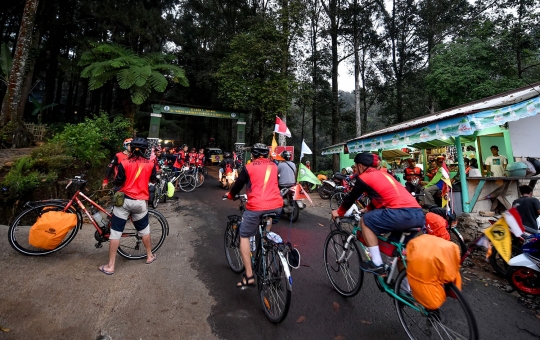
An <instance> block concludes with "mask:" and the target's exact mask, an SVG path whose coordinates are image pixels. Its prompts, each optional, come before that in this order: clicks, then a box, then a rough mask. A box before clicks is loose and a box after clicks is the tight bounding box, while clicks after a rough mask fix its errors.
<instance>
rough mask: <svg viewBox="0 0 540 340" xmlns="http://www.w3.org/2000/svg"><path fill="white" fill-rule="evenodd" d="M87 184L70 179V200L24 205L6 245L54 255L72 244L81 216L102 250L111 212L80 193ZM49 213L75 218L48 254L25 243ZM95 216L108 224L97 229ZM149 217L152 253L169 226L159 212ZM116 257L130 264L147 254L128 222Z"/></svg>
mask: <svg viewBox="0 0 540 340" xmlns="http://www.w3.org/2000/svg"><path fill="white" fill-rule="evenodd" d="M86 183H87V181H85V180H83V179H82V176H75V178H73V179H71V180H70V181H69V183H68V185H67V186H66V189H68V188H70V187H71V185H74V186H75V187H77V188H76V190H75V193H74V195H73V196H72V197H71V199H69V200H64V199H50V200H44V201H32V202H27V203H26V204H25V208H26V207H28V208H27V209H25V210H24V211H23V212H22V213H20V214H19V215H18V216H17V217H16V218H15V219H14V221H13V223H11V224H10V226H9V230H8V239H9V244H10V245H11V246H12V247H13V248H14V249H15V250H17V251H18V252H20V253H22V254H24V255H32V256H41V255H48V254H52V253H54V252H57V251H59V250H60V249H62V248H64V247H65V246H67V245H68V244H69V243H70V242H71V241H73V239H74V238H75V236H76V235H77V232H78V231H79V230H80V229H82V224H83V213H84V214H85V215H86V217H87V218H88V219H89V220H90V223H92V225H93V226H94V227H95V228H96V232H95V233H94V238H95V240H96V241H97V243H96V244H95V247H96V248H101V247H102V246H103V245H102V243H104V242H107V241H108V240H109V235H110V224H111V222H110V220H111V217H112V211H111V212H109V211H107V210H106V209H104V208H103V207H101V206H100V205H99V204H97V203H96V202H94V201H93V200H92V199H91V198H90V197H88V196H86V195H85V194H83V193H82V190H84V187H85V186H86ZM79 197H80V198H82V199H83V200H85V201H87V202H88V203H89V204H90V205H91V206H92V210H94V209H95V210H94V212H93V213H91V212H89V211H88V210H87V209H86V207H85V205H84V204H83V201H81V199H80V198H79ZM48 211H63V212H67V213H72V214H76V215H77V224H76V226H75V227H74V228H73V229H72V230H71V231H69V232H68V233H67V235H66V236H65V237H64V239H63V240H62V242H61V243H60V244H59V245H58V246H57V247H56V248H54V249H51V250H45V249H41V248H36V247H34V246H32V245H30V244H29V243H28V235H29V232H30V228H31V227H32V225H33V224H34V223H36V221H37V219H38V218H39V217H40V216H41V215H42V214H44V213H46V212H48ZM96 212H98V213H99V212H101V213H104V214H105V215H106V216H107V218H108V220H109V222H107V223H103V224H101V225H100V223H99V222H98V221H96V219H95V218H94V216H93V215H95V213H96ZM148 215H149V216H148V220H149V226H150V230H151V235H152V238H153V239H154V240H155V239H156V238H157V240H158V241H157V242H153V247H152V253H154V252H156V251H157V250H158V249H159V248H160V247H161V246H162V245H163V242H164V241H165V237H166V236H167V235H168V234H169V224H168V222H167V219H166V218H165V217H164V216H163V215H162V214H160V213H159V212H158V211H155V210H148ZM100 217H101V214H100ZM118 254H120V255H121V256H123V257H125V258H127V259H132V260H136V259H142V258H145V257H146V250H145V248H144V245H143V244H142V238H141V237H140V236H139V235H138V232H137V230H136V229H135V226H134V225H133V222H131V220H128V221H127V223H126V227H125V229H124V232H123V233H122V237H121V238H120V246H119V247H118Z"/></svg>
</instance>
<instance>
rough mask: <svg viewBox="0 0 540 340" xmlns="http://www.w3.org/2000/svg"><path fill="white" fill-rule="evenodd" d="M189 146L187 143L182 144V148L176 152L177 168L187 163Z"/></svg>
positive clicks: (175, 163) (175, 164)
mask: <svg viewBox="0 0 540 340" xmlns="http://www.w3.org/2000/svg"><path fill="white" fill-rule="evenodd" d="M187 150H188V146H187V144H184V145H182V149H181V150H180V151H179V152H178V153H177V154H176V161H175V162H174V165H173V166H174V167H175V168H176V169H175V170H180V169H182V167H183V166H184V164H185V163H186V156H187Z"/></svg>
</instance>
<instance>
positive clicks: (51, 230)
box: [28, 211, 77, 250]
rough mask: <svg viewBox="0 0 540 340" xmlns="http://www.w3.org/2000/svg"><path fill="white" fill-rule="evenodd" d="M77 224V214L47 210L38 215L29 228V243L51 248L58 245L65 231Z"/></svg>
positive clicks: (64, 235)
mask: <svg viewBox="0 0 540 340" xmlns="http://www.w3.org/2000/svg"><path fill="white" fill-rule="evenodd" d="M76 225H77V215H76V214H72V213H65V212H62V211H48V212H46V213H43V214H42V215H41V216H40V217H38V219H37V221H36V223H34V225H33V226H32V227H31V228H30V233H29V234H28V243H30V245H32V246H34V247H36V248H41V249H46V250H52V249H54V248H56V247H58V246H59V245H60V243H62V241H63V240H64V237H66V235H67V233H68V232H69V231H70V230H72V229H73V228H74V227H75V226H76Z"/></svg>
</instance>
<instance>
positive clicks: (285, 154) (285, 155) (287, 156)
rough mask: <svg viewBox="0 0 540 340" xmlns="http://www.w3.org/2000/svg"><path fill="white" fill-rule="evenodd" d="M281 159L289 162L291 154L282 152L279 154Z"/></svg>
mask: <svg viewBox="0 0 540 340" xmlns="http://www.w3.org/2000/svg"><path fill="white" fill-rule="evenodd" d="M281 157H283V158H284V159H285V160H286V161H290V160H291V153H290V152H289V151H287V150H285V151H283V152H282V153H281Z"/></svg>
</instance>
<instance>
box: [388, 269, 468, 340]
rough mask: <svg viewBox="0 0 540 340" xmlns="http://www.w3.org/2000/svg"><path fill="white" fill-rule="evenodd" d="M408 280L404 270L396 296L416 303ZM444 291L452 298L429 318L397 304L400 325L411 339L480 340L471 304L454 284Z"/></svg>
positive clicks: (397, 286)
mask: <svg viewBox="0 0 540 340" xmlns="http://www.w3.org/2000/svg"><path fill="white" fill-rule="evenodd" d="M406 277H407V272H406V271H405V270H403V271H402V272H401V273H400V274H399V275H398V278H397V280H396V286H395V293H396V294H397V295H399V296H400V297H401V298H403V299H405V300H407V301H410V302H412V303H415V302H414V298H413V297H412V294H411V289H410V286H409V284H408V281H406V280H405V278H406ZM445 288H446V290H447V294H449V295H450V296H453V297H450V296H448V297H447V298H446V301H445V302H444V304H443V305H442V306H441V307H440V308H439V309H437V310H431V311H427V315H425V314H423V313H420V312H419V311H417V310H414V309H412V308H411V307H409V306H407V305H406V304H404V303H402V302H400V301H399V300H397V299H396V300H395V301H394V303H395V306H396V312H397V315H398V317H399V321H400V322H401V325H402V326H403V329H404V330H405V332H406V333H407V335H408V336H409V338H410V339H471V340H472V339H478V326H477V325H476V319H475V318H474V315H473V313H472V311H471V308H470V307H469V304H468V303H467V301H466V300H465V298H464V297H463V295H462V294H461V292H460V291H459V289H458V288H457V287H456V286H455V285H454V284H453V283H449V284H446V285H445Z"/></svg>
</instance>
